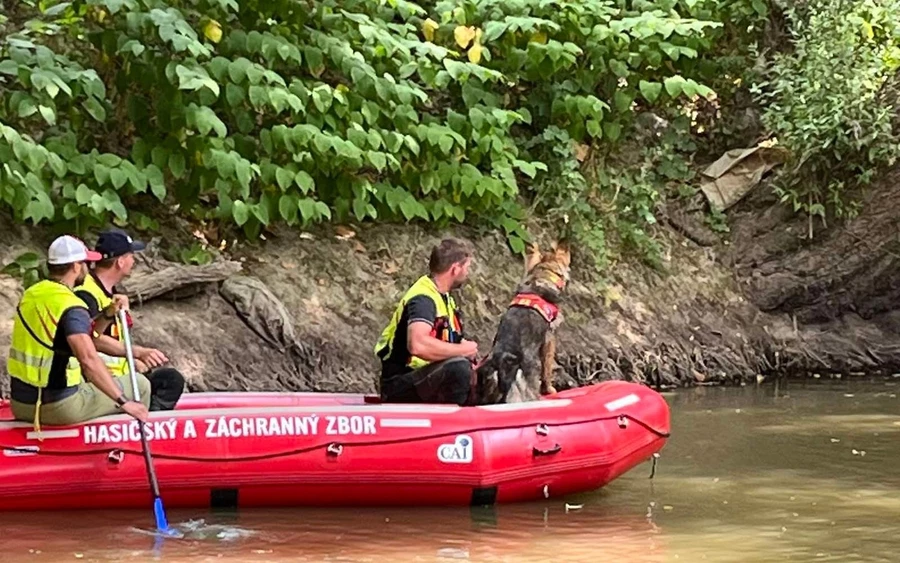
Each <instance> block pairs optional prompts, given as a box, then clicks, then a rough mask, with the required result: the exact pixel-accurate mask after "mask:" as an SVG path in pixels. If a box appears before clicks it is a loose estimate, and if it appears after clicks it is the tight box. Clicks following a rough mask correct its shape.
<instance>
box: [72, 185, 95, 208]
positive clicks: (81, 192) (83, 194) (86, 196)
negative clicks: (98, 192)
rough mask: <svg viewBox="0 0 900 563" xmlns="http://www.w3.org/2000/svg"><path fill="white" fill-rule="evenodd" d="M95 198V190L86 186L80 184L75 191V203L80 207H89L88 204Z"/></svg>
mask: <svg viewBox="0 0 900 563" xmlns="http://www.w3.org/2000/svg"><path fill="white" fill-rule="evenodd" d="M93 196H94V190H92V189H90V188H89V187H87V186H85V185H84V184H79V185H78V189H76V190H75V201H76V202H77V203H78V205H87V204H88V202H90V201H91V198H92V197H93Z"/></svg>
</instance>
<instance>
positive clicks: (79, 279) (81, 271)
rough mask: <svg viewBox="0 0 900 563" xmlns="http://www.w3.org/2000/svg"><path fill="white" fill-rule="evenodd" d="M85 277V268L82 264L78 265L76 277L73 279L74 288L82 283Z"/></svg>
mask: <svg viewBox="0 0 900 563" xmlns="http://www.w3.org/2000/svg"><path fill="white" fill-rule="evenodd" d="M86 277H87V266H85V265H84V264H79V265H78V277H77V278H75V287H78V286H79V285H81V284H83V283H84V280H85V278H86Z"/></svg>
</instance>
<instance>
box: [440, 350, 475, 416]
mask: <svg viewBox="0 0 900 563" xmlns="http://www.w3.org/2000/svg"><path fill="white" fill-rule="evenodd" d="M444 370H445V372H446V373H447V379H448V380H449V382H450V384H451V386H452V390H451V393H450V394H451V400H452V401H453V402H454V403H456V404H458V405H464V404H466V403H468V402H469V395H470V393H471V390H472V385H473V384H474V381H473V379H474V374H475V370H474V367H473V366H472V361H471V360H469V358H463V357H461V356H460V357H456V358H450V359H449V360H446V363H445V365H444Z"/></svg>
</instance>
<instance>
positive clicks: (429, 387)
mask: <svg viewBox="0 0 900 563" xmlns="http://www.w3.org/2000/svg"><path fill="white" fill-rule="evenodd" d="M473 255H474V252H473V250H472V247H471V245H470V244H469V243H467V242H465V241H461V240H457V239H445V240H443V241H441V242H440V244H438V245H437V246H435V247H434V249H432V251H431V257H430V259H429V262H428V267H429V270H430V274H429V275H425V276H422V277H421V278H419V279H418V280H417V281H416V282H415V283H414V284H413V285H412V287H410V288H409V290H408V291H407V292H406V294H405V295H404V296H403V298H402V299H401V300H400V303H399V305H397V308H396V310H395V311H394V314H393V316H392V317H391V321H390V323H389V324H388V326H387V327H386V328H385V329H384V331H383V332H382V333H381V337H380V338H379V339H378V343H377V344H376V345H375V354H376V355H377V356H378V358H379V359H380V360H381V399H382V401H384V402H386V403H456V404H458V405H465V404H471V403H472V400H473V398H474V392H473V391H474V389H473V388H474V386H475V381H474V380H475V373H474V370H473V367H472V362H473V361H474V359H475V357H476V355H477V354H478V344H476V343H475V342H473V341H471V340H466V339H465V338H464V337H463V326H462V314H461V312H460V310H459V309H458V308H457V306H456V302H455V301H454V300H453V297H451V296H450V291H451V290H454V289H458V288H459V287H461V286H462V285H463V284H464V283H465V282H466V280H467V279H468V277H469V266H470V265H471V263H472V257H473Z"/></svg>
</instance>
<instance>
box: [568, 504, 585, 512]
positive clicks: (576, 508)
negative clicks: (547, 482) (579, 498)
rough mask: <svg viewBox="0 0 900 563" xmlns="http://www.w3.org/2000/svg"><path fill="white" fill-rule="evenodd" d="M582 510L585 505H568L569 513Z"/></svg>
mask: <svg viewBox="0 0 900 563" xmlns="http://www.w3.org/2000/svg"><path fill="white" fill-rule="evenodd" d="M582 508H584V505H583V504H569V503H566V512H568V511H570V510H581V509H582Z"/></svg>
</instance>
